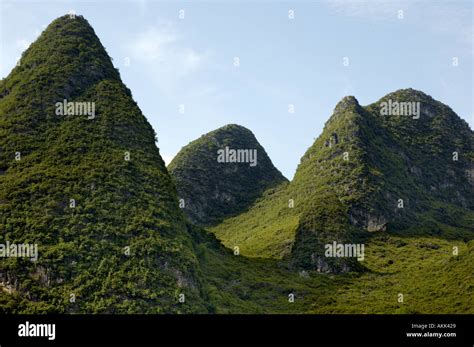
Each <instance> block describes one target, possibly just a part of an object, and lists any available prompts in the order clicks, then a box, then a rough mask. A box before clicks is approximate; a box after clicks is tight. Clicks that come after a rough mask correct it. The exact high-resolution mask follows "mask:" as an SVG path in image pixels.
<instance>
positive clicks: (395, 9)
mask: <svg viewBox="0 0 474 347" xmlns="http://www.w3.org/2000/svg"><path fill="white" fill-rule="evenodd" d="M324 3H325V4H326V5H327V7H328V8H329V10H330V11H331V12H332V13H334V14H336V15H343V16H347V17H357V18H365V19H367V20H370V21H391V20H393V21H395V20H398V19H399V11H403V17H404V18H406V19H407V20H415V22H414V23H415V25H418V26H421V27H422V28H423V30H430V31H433V32H435V33H439V34H445V35H450V36H451V37H453V39H454V40H457V41H458V42H459V43H460V44H462V45H464V46H465V48H466V49H468V50H469V51H470V52H471V54H472V41H473V33H474V23H473V21H472V6H473V5H472V3H471V4H470V3H469V2H468V1H466V2H463V1H452V2H441V1H440V2H430V1H423V0H410V1H408V0H398V1H397V0H325V1H324Z"/></svg>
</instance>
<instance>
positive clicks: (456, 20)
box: [0, 0, 474, 179]
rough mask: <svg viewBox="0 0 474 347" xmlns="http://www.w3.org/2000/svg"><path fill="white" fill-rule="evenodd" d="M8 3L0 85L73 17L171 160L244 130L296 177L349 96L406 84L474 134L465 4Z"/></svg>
mask: <svg viewBox="0 0 474 347" xmlns="http://www.w3.org/2000/svg"><path fill="white" fill-rule="evenodd" d="M0 2H1V4H0V6H1V7H0V9H1V14H0V23H1V25H0V30H1V32H0V35H1V36H0V39H1V40H0V41H1V46H0V50H1V51H0V76H1V77H2V78H3V77H6V76H7V75H8V73H9V72H10V70H11V69H12V68H13V66H14V65H15V63H16V61H17V59H18V58H19V57H20V56H21V52H22V51H23V50H24V49H25V48H26V47H28V45H29V44H30V43H31V42H32V41H34V40H35V39H36V38H37V37H38V35H39V34H40V33H41V31H42V30H43V29H44V28H45V27H46V26H47V25H48V24H49V23H50V22H51V21H52V20H53V19H55V18H57V17H59V16H61V15H64V14H66V13H69V11H71V10H74V11H75V12H76V13H77V14H80V15H83V16H84V17H85V18H86V19H87V20H88V21H89V23H90V24H91V25H92V26H93V27H94V29H95V31H96V33H97V35H98V36H99V38H100V40H101V42H102V44H103V45H104V46H105V48H106V49H107V52H108V53H109V55H110V56H111V57H112V58H113V62H114V65H115V66H116V67H117V68H119V70H120V73H121V76H122V79H123V81H124V82H125V84H126V85H127V86H128V87H129V88H130V89H131V91H132V94H133V96H134V98H135V100H136V101H137V102H138V105H139V106H140V108H141V110H142V111H143V113H144V115H145V116H146V117H147V118H148V120H149V121H150V123H151V124H152V126H153V128H154V129H155V131H156V132H157V134H158V139H159V143H158V146H159V147H160V151H161V154H162V156H163V158H164V159H165V161H167V162H169V161H170V160H171V159H172V158H173V156H174V155H175V154H176V153H177V152H178V151H179V150H180V148H181V147H182V146H184V145H186V144H187V143H188V142H190V141H192V140H194V139H196V138H198V137H199V136H200V135H202V134H204V133H206V132H208V131H211V130H213V129H216V128H218V127H220V126H223V125H225V124H228V123H236V124H240V125H243V126H245V127H247V128H249V129H250V130H252V131H253V133H254V134H255V136H256V137H257V139H258V140H259V141H260V143H261V144H262V145H263V146H264V148H265V149H266V150H267V152H268V154H269V155H270V158H271V159H272V161H273V163H274V164H275V166H276V167H278V168H279V169H280V170H281V171H282V172H283V174H284V175H285V176H286V177H288V178H290V179H291V178H292V177H293V174H294V172H295V170H296V167H297V165H298V163H299V160H300V157H301V156H302V155H303V154H304V152H305V151H306V149H307V148H308V147H309V146H310V145H311V144H312V143H313V141H314V139H315V138H316V137H317V136H318V135H319V134H320V133H321V130H322V128H323V126H324V123H325V122H326V120H327V119H328V118H329V117H330V115H331V114H332V111H333V109H334V107H335V105H336V104H337V102H338V101H339V100H340V99H341V98H342V97H344V96H346V95H354V96H355V97H356V98H357V99H358V100H359V102H360V103H361V104H362V105H366V104H369V103H372V102H374V101H377V100H378V99H379V98H381V97H382V96H384V95H385V94H387V93H389V92H391V91H394V90H397V89H400V88H408V87H410V88H415V89H419V90H422V91H424V92H425V93H427V94H430V95H431V96H433V97H434V98H435V99H437V100H440V101H442V102H444V103H446V104H448V105H449V106H450V107H451V108H452V109H453V110H454V111H455V112H456V113H457V114H458V115H459V116H460V117H462V118H464V119H465V120H466V121H468V122H469V124H470V125H471V128H473V127H474V105H473V100H474V96H473V65H472V64H473V46H472V44H473V3H472V1H469V0H455V1H382V0H374V1H362V0H359V1H342V0H337V1H323V0H321V1H299V2H298V1H292V2H285V1H269V0H267V1H260V2H258V1H249V0H242V1H231V0H228V1H218V0H211V1H159V0H158V1H152V0H149V1H145V0H143V1H127V0H120V1H85V0H83V1H41V0H35V1H8V0H1V1H0ZM181 10H184V18H183V19H180V17H179V16H180V14H182V12H180V11H181ZM290 10H293V11H294V18H293V19H290V18H289V11H290ZM400 11H402V12H400ZM344 57H347V58H348V61H349V65H348V66H344ZM127 58H128V59H127ZM235 58H238V59H239V63H240V64H239V66H235ZM453 58H457V61H458V66H453ZM127 61H129V64H128V65H127ZM290 104H291V105H294V113H290V112H288V111H289V105H290ZM180 105H184V113H182V112H181V111H182V110H183V108H182V107H180Z"/></svg>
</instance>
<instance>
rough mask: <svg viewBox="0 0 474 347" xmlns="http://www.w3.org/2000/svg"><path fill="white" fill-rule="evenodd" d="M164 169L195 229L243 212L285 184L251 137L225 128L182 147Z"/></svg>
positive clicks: (239, 128) (232, 127)
mask: <svg viewBox="0 0 474 347" xmlns="http://www.w3.org/2000/svg"><path fill="white" fill-rule="evenodd" d="M168 170H169V172H170V174H171V175H172V177H173V178H174V180H175V181H176V187H177V189H178V194H179V197H180V198H181V199H182V200H181V203H182V207H183V210H184V212H185V213H186V215H187V216H188V217H189V219H190V220H191V221H192V222H193V223H195V224H197V225H211V224H215V223H216V222H219V221H221V220H222V219H223V218H225V217H228V216H232V215H235V214H237V213H239V212H242V211H243V210H245V209H246V208H247V207H248V206H249V205H250V204H251V203H252V202H253V201H255V199H256V198H257V197H259V196H260V195H261V193H262V192H263V191H264V190H266V189H267V188H269V187H273V186H275V185H278V184H280V183H282V182H285V181H286V179H285V178H284V177H283V176H282V174H281V173H280V171H278V170H277V169H276V168H275V167H274V166H273V164H272V162H271V160H270V158H269V157H268V155H267V153H266V152H265V150H264V149H263V147H262V146H261V145H260V144H259V143H258V141H257V139H256V138H255V136H254V135H253V134H252V132H251V131H250V130H248V129H246V128H244V127H242V126H239V125H235V124H229V125H226V126H223V127H222V128H219V129H217V130H214V131H211V132H209V133H207V134H205V135H202V136H201V137H200V138H199V139H197V140H195V141H192V142H191V143H189V144H188V145H187V146H185V147H183V148H182V149H181V151H180V152H179V153H178V154H177V155H176V157H175V158H174V159H173V161H172V162H171V163H170V164H169V166H168Z"/></svg>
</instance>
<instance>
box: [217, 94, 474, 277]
mask: <svg viewBox="0 0 474 347" xmlns="http://www.w3.org/2000/svg"><path fill="white" fill-rule="evenodd" d="M389 100H390V102H392V104H393V103H395V102H415V103H419V106H420V113H419V117H417V116H416V115H414V116H407V115H393V114H392V115H384V114H383V113H381V109H382V106H383V104H382V103H383V102H387V103H388V102H389ZM473 159H474V151H473V133H472V131H471V130H470V128H469V126H468V125H467V123H466V122H465V121H463V120H462V119H461V118H459V117H458V116H457V115H456V114H455V113H454V112H453V111H452V110H451V109H450V108H449V107H448V106H446V105H443V104H442V103H440V102H438V101H436V100H434V99H432V98H431V97H430V96H428V95H426V94H424V93H422V92H419V91H416V90H412V89H405V90H399V91H396V92H394V93H391V94H388V95H387V96H385V97H383V98H382V99H381V100H379V101H377V102H376V103H374V104H371V105H369V106H367V107H362V106H360V105H359V103H358V102H357V100H356V99H355V98H354V97H345V98H344V99H343V100H341V102H339V104H338V105H337V106H336V108H335V110H334V114H333V115H332V117H331V118H330V119H329V120H328V122H327V123H326V125H325V127H324V130H323V132H322V134H321V135H320V136H319V137H318V139H317V140H316V141H315V142H314V144H313V145H312V146H311V147H310V148H309V149H308V150H307V152H306V153H305V154H304V156H303V157H302V159H301V162H300V165H299V166H298V169H297V171H296V174H295V177H294V179H293V180H292V181H291V182H290V183H289V184H286V183H285V184H282V185H281V186H279V187H276V188H273V189H270V190H268V191H266V192H265V193H264V194H263V196H262V197H261V198H260V199H258V200H257V201H256V202H255V203H254V205H253V206H252V207H250V208H249V209H248V211H247V212H245V213H242V214H241V215H239V216H236V217H232V218H228V219H226V220H224V221H223V223H221V224H219V225H218V226H216V227H214V228H212V229H211V230H212V231H213V232H214V233H215V234H216V235H217V236H218V237H219V238H220V239H221V240H222V241H223V242H224V243H225V244H226V245H227V246H229V247H234V246H236V245H237V246H239V247H240V249H241V251H242V252H243V254H245V255H248V256H252V257H262V256H263V257H273V258H282V257H289V258H291V260H292V261H293V262H294V263H295V264H296V265H298V266H302V267H304V268H310V269H317V270H319V271H323V272H326V271H329V272H341V271H349V270H356V269H359V265H360V264H357V262H356V263H354V262H353V261H349V260H347V259H345V260H344V261H341V260H340V259H327V257H325V256H324V245H325V244H326V243H331V242H333V241H337V242H341V243H344V242H345V243H347V242H351V243H357V242H367V241H368V240H370V237H371V235H373V234H374V233H378V232H382V231H386V232H388V233H392V234H393V233H400V234H403V235H421V236H428V235H432V236H436V237H440V238H445V239H460V240H470V239H472V238H473V237H474V227H473V224H472V220H473V207H474V194H473V193H474V191H473V182H474V181H473V177H474V166H473Z"/></svg>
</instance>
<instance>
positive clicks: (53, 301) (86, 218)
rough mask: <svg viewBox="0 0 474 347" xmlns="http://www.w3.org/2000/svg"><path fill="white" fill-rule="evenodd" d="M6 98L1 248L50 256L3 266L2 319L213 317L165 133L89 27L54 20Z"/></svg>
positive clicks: (6, 84) (2, 106) (0, 169)
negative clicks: (163, 144)
mask: <svg viewBox="0 0 474 347" xmlns="http://www.w3.org/2000/svg"><path fill="white" fill-rule="evenodd" d="M0 96H1V99H0V134H1V136H0V231H1V234H0V243H2V244H5V243H7V242H9V243H10V244H23V243H28V244H37V246H38V260H37V261H36V262H33V261H30V259H27V258H20V257H4V258H0V296H3V297H2V300H1V301H2V302H3V304H2V307H0V312H29V313H33V312H107V313H118V312H120V313H133V312H141V313H147V312H154V313H159V312H187V311H192V312H207V307H206V305H207V304H206V303H205V301H204V299H203V297H202V295H203V293H202V285H201V280H200V277H199V275H198V274H199V266H198V263H197V258H196V255H195V253H194V248H193V243H192V239H191V237H190V235H189V234H188V232H187V227H186V223H185V220H184V215H183V214H182V212H181V211H180V210H179V207H178V204H177V195H176V191H175V187H174V185H173V183H172V180H171V177H170V176H169V174H168V172H167V170H166V168H165V165H164V162H163V160H162V158H161V156H160V153H159V150H158V148H157V147H156V145H155V133H154V131H153V129H152V127H151V126H150V124H149V123H148V122H147V120H146V119H145V117H144V116H143V115H142V113H141V111H140V109H139V108H138V106H137V104H136V103H135V101H134V100H133V99H132V95H131V93H130V91H129V90H128V89H127V88H126V87H125V86H124V84H123V83H122V81H121V79H120V76H119V73H118V71H117V70H116V69H115V68H114V67H113V65H112V63H111V60H110V58H109V57H108V55H107V53H106V51H105V49H104V47H103V46H102V44H101V43H100V41H99V39H98V38H97V36H96V35H95V33H94V30H93V29H92V27H91V26H90V25H89V23H88V22H87V21H86V20H85V19H84V18H83V17H81V16H76V17H75V18H70V17H69V16H64V17H61V18H59V19H57V20H55V21H53V22H52V23H51V24H50V25H49V26H48V27H47V29H46V30H45V31H44V32H43V33H42V35H41V36H40V37H39V38H38V40H37V41H36V42H34V43H33V44H32V45H31V46H30V47H29V48H28V49H27V50H26V51H25V52H24V54H23V56H22V58H21V64H20V66H17V67H15V68H14V69H13V71H12V72H11V73H10V75H9V76H8V77H7V78H6V79H4V80H2V81H1V84H0ZM64 100H67V102H68V103H71V102H74V103H72V104H66V108H65V110H62V111H63V112H61V103H63V104H64V102H65V101H64ZM80 103H89V104H80ZM70 105H72V106H70ZM69 106H70V108H69ZM79 106H81V107H82V106H90V108H87V107H85V108H80V107H79ZM92 107H94V108H95V109H94V112H90V113H86V114H85V112H84V111H85V110H89V111H92V110H93V109H92ZM66 110H67V111H70V112H66ZM179 294H185V297H186V303H185V304H182V303H180V302H179V301H178V297H179Z"/></svg>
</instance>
